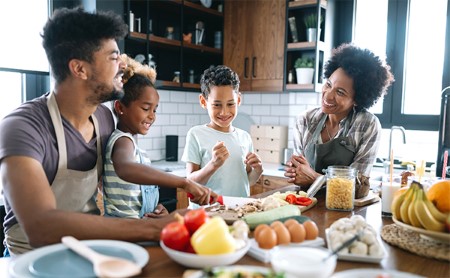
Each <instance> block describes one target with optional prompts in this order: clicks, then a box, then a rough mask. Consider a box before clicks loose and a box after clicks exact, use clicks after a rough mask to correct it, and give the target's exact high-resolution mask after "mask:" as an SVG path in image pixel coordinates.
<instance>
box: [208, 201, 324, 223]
mask: <svg viewBox="0 0 450 278" xmlns="http://www.w3.org/2000/svg"><path fill="white" fill-rule="evenodd" d="M311 200H312V201H313V202H312V203H311V204H310V205H309V206H297V207H298V208H299V209H300V211H301V212H304V211H307V210H309V209H310V208H312V207H314V206H315V205H316V204H317V199H316V198H314V197H313V198H311ZM213 209H214V206H212V207H208V208H206V211H207V213H208V215H209V216H211V217H212V216H220V217H222V218H223V219H224V220H225V222H226V223H227V224H228V225H231V224H233V223H234V221H236V220H238V219H240V218H239V217H238V213H237V212H236V211H234V210H219V211H211V210H213Z"/></svg>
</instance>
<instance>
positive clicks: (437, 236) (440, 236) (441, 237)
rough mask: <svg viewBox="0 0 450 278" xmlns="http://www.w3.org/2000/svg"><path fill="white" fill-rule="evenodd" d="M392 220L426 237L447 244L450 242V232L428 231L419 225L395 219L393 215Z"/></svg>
mask: <svg viewBox="0 0 450 278" xmlns="http://www.w3.org/2000/svg"><path fill="white" fill-rule="evenodd" d="M392 220H393V221H394V223H395V224H397V225H399V226H400V227H402V228H404V229H407V230H411V231H414V232H416V233H419V234H421V235H423V236H425V237H429V238H431V239H434V240H438V241H443V242H446V243H447V244H448V243H450V233H440V232H435V231H428V230H425V229H421V228H417V227H414V226H411V225H408V224H405V223H403V222H400V221H398V220H397V219H395V218H394V217H392Z"/></svg>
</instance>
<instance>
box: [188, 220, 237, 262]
mask: <svg viewBox="0 0 450 278" xmlns="http://www.w3.org/2000/svg"><path fill="white" fill-rule="evenodd" d="M191 245H192V247H193V248H194V250H195V252H196V253H197V254H199V255H217V254H227V253H233V252H234V251H235V250H236V242H235V239H234V238H233V236H232V235H231V233H230V231H229V229H228V226H227V224H226V223H225V221H224V220H223V218H221V217H218V216H216V217H213V218H211V219H210V220H209V221H207V222H206V223H204V224H203V225H202V226H201V227H200V228H198V230H197V231H195V233H194V234H193V235H192V237H191Z"/></svg>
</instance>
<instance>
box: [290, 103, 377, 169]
mask: <svg viewBox="0 0 450 278" xmlns="http://www.w3.org/2000/svg"><path fill="white" fill-rule="evenodd" d="M354 113H356V114H353V117H351V119H350V118H349V117H346V118H344V119H342V120H341V122H340V123H339V131H338V133H337V134H336V136H335V137H341V136H348V137H350V142H351V144H352V145H353V146H354V147H355V149H356V153H355V157H354V159H353V163H352V164H351V165H350V166H351V167H354V168H356V169H357V170H358V171H359V172H360V173H362V174H363V175H365V176H367V177H369V176H370V171H371V170H372V166H373V163H374V162H375V159H376V156H377V153H378V148H379V145H380V139H381V124H380V121H379V120H378V118H377V117H376V116H375V115H374V114H372V113H371V112H369V111H367V110H365V109H364V110H362V111H359V112H354ZM323 115H324V113H323V112H322V110H321V108H314V109H311V110H308V111H306V112H305V113H303V114H300V115H299V116H298V117H297V119H296V123H295V130H294V147H295V153H296V154H303V153H304V150H305V149H306V147H307V146H308V145H309V144H317V143H319V142H317V141H315V142H313V140H312V135H313V133H314V131H315V130H316V129H317V126H318V124H319V122H320V119H321V118H322V117H323ZM348 120H350V121H351V122H350V128H349V130H348V133H347V134H343V133H344V127H345V122H346V121H348Z"/></svg>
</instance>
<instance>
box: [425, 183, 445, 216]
mask: <svg viewBox="0 0 450 278" xmlns="http://www.w3.org/2000/svg"><path fill="white" fill-rule="evenodd" d="M427 198H428V200H430V201H431V202H433V204H434V205H435V206H436V207H437V209H438V210H440V211H441V212H450V180H442V181H438V182H435V183H434V184H433V185H431V187H430V188H429V189H428V192H427Z"/></svg>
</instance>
